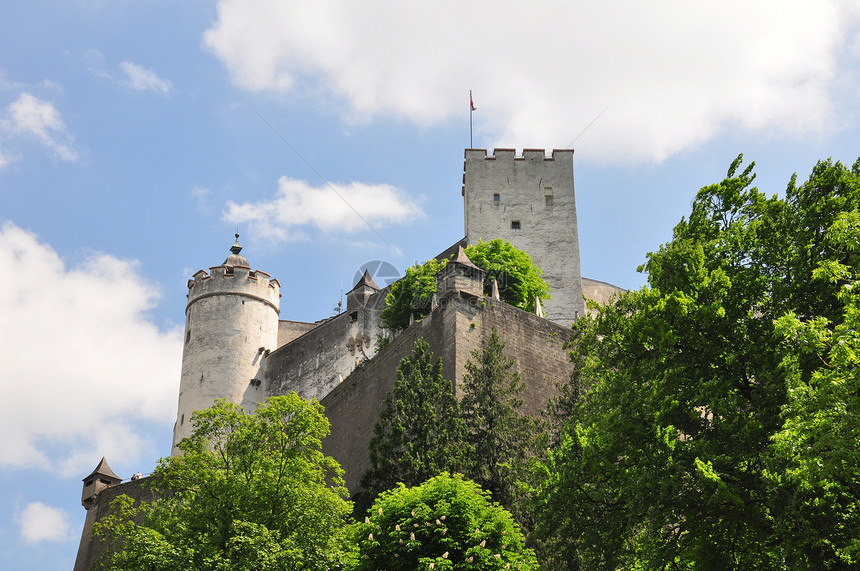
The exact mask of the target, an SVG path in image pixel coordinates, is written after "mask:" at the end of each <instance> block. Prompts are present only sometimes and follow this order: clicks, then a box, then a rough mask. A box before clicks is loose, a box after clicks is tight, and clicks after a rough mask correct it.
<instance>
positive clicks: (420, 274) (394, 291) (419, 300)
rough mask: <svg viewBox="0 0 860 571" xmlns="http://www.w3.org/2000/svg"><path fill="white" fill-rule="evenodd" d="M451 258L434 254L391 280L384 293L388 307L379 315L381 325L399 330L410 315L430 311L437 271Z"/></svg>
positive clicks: (420, 315)
mask: <svg viewBox="0 0 860 571" xmlns="http://www.w3.org/2000/svg"><path fill="white" fill-rule="evenodd" d="M447 264H448V260H441V261H439V260H437V259H435V258H432V259H430V260H427V261H426V262H424V263H423V264H421V265H417V264H416V265H414V266H412V267H410V268H406V275H405V276H403V278H401V279H399V280H397V281H396V282H394V283H393V284H391V291H390V292H388V295H386V296H385V306H386V307H385V309H383V310H382V313H381V314H380V315H379V319H380V321H381V322H382V326H384V327H385V328H386V329H388V330H390V331H399V330H401V329H406V327H408V326H409V318H410V316H413V315H414V316H415V319H421V318H422V317H424V316H426V315H427V314H428V313H430V302H431V300H432V298H433V294H434V293H436V274H437V273H438V272H439V271H440V270H441V269H442V268H444V267H445V266H446V265H447Z"/></svg>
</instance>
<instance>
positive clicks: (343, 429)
mask: <svg viewBox="0 0 860 571" xmlns="http://www.w3.org/2000/svg"><path fill="white" fill-rule="evenodd" d="M483 301H484V303H483V304H477V306H475V305H474V304H470V303H468V302H461V303H452V304H449V306H448V307H446V308H442V307H439V308H437V309H436V310H434V311H432V312H431V313H430V314H429V315H428V316H427V317H425V318H424V319H422V320H421V321H418V322H416V323H415V324H413V325H412V326H410V327H409V328H407V329H406V330H405V331H403V332H401V333H400V334H399V335H398V336H397V337H396V338H395V339H394V340H392V341H391V343H390V344H389V345H388V346H386V347H385V348H383V349H382V350H381V351H380V352H379V353H378V354H377V355H376V357H375V358H374V359H372V360H370V361H368V362H366V363H364V364H363V365H362V366H361V367H359V368H357V369H356V370H355V371H353V373H352V374H351V375H350V376H349V377H347V378H346V379H345V380H344V382H343V383H341V384H340V385H339V386H337V387H335V389H334V390H333V391H332V392H331V393H329V394H328V395H327V396H326V397H325V398H323V399H322V401H321V402H322V404H323V406H324V407H325V409H326V416H327V417H328V419H329V421H330V422H331V430H332V433H331V435H330V436H329V437H328V438H326V440H325V441H323V451H324V452H325V453H326V454H328V455H330V456H332V457H334V458H335V459H336V460H337V461H338V462H340V464H341V466H342V467H343V469H344V470H345V472H346V476H345V478H346V484H347V487H348V488H349V490H350V491H351V493H353V494H354V493H356V492H357V491H358V490H359V480H360V478H361V475H362V474H363V473H364V472H365V471H366V470H367V469H368V468H369V460H368V452H367V446H368V444H369V442H370V439H371V437H372V436H373V427H374V425H375V424H376V421H377V419H378V418H379V413H380V412H381V411H382V406H383V401H384V400H385V396H386V394H387V392H388V391H390V390H391V389H392V388H393V387H394V381H395V379H396V375H397V366H398V365H399V364H400V360H401V359H402V358H403V357H405V356H407V355H410V354H411V353H412V348H413V346H414V344H415V341H416V340H418V339H424V340H425V341H427V343H428V345H429V346H430V350H431V351H432V352H433V355H434V358H441V359H442V370H443V374H444V375H445V376H446V377H448V378H450V379H452V380H453V381H454V385H455V390H456V392H457V394H458V396H460V397H462V381H463V375H464V373H465V364H466V361H468V360H469V359H472V357H473V356H472V352H473V351H475V350H481V349H482V348H483V347H485V346H486V345H487V342H488V340H489V338H490V336H491V335H492V331H493V328H494V327H495V328H496V330H497V331H498V334H499V338H500V339H501V341H502V342H503V343H505V354H506V356H507V357H508V358H509V359H513V360H514V362H515V368H516V370H518V371H519V372H520V374H521V375H522V379H523V381H525V383H526V390H525V392H524V393H523V401H524V402H523V406H524V410H525V411H526V412H528V413H529V414H538V413H539V412H540V411H541V410H542V409H543V408H544V407H545V405H546V401H547V399H548V398H549V397H550V396H552V395H553V394H555V392H556V386H555V384H556V382H559V381H563V380H565V379H566V378H567V377H568V376H569V375H570V371H571V370H572V367H571V363H570V360H569V358H568V355H567V351H565V350H564V347H563V345H564V343H565V342H566V341H567V340H568V338H569V337H570V333H571V330H570V329H568V328H564V327H561V326H559V325H557V324H555V323H553V322H551V321H548V320H546V319H542V318H540V317H537V316H536V315H533V314H530V313H528V312H525V311H522V310H520V309H517V308H516V307H513V306H510V305H507V304H505V303H503V302H495V301H492V300H489V299H487V298H484V300H483ZM482 305H483V306H482Z"/></svg>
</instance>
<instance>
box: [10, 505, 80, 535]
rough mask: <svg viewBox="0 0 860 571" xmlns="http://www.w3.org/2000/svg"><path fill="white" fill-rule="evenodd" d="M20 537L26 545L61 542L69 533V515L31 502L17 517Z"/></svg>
mask: <svg viewBox="0 0 860 571" xmlns="http://www.w3.org/2000/svg"><path fill="white" fill-rule="evenodd" d="M18 523H19V524H20V525H21V537H22V538H23V539H24V541H26V542H27V543H38V542H40V541H63V540H65V539H67V538H68V536H69V532H70V531H71V525H70V524H69V515H68V514H67V513H66V512H65V511H63V510H61V509H59V508H53V507H51V506H48V505H45V504H43V503H42V502H32V503H30V504H28V505H27V507H26V508H24V509H23V510H22V511H21V513H20V514H19V515H18Z"/></svg>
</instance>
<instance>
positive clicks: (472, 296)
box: [436, 246, 484, 307]
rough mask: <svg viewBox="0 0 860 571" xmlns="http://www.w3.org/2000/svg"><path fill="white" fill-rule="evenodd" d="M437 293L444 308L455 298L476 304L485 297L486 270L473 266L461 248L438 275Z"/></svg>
mask: <svg viewBox="0 0 860 571" xmlns="http://www.w3.org/2000/svg"><path fill="white" fill-rule="evenodd" d="M436 291H437V293H438V294H439V304H440V305H441V306H442V307H445V306H447V305H448V304H449V303H450V301H451V300H452V299H453V298H454V297H455V296H459V297H463V298H466V299H468V300H469V301H470V303H475V302H476V300H479V299H481V298H482V297H483V295H484V270H482V269H481V268H479V267H478V266H476V265H475V264H473V263H472V260H470V259H469V257H468V256H466V252H464V251H463V247H462V246H460V247H459V248H458V250H457V255H456V256H455V257H454V259H453V260H451V261H450V262H448V263H447V264H446V265H445V267H444V268H442V269H441V270H440V271H439V273H438V274H436Z"/></svg>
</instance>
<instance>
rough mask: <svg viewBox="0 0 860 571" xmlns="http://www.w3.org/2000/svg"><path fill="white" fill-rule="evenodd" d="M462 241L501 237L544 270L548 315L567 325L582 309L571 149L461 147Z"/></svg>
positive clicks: (583, 310) (475, 242)
mask: <svg viewBox="0 0 860 571" xmlns="http://www.w3.org/2000/svg"><path fill="white" fill-rule="evenodd" d="M463 200H464V212H465V218H466V243H467V244H469V245H473V244H477V243H478V242H479V241H480V240H483V241H485V242H487V241H489V240H492V239H495V238H502V239H504V240H507V241H508V242H510V243H511V244H513V245H514V246H516V247H517V248H519V249H520V250H524V251H525V252H527V253H528V254H529V256H531V258H532V261H534V263H535V264H536V265H537V266H538V267H539V268H540V269H541V270H543V278H544V279H545V280H546V281H547V283H548V284H549V287H550V295H551V296H552V299H551V300H549V301H547V302H546V303H544V304H543V307H544V313H545V315H546V317H547V319H550V320H551V321H554V322H556V323H558V324H560V325H564V326H566V327H569V326H570V324H571V323H572V322H574V321H575V320H576V319H577V318H579V316H581V315H583V314H584V313H585V303H584V301H583V299H582V275H581V270H580V264H579V231H578V229H577V225H576V196H575V193H574V187H573V150H567V149H565V150H558V149H556V150H554V151H553V152H552V156H550V157H547V156H546V153H545V152H544V150H543V149H525V150H524V151H523V154H522V156H516V152H515V151H514V149H495V151H494V152H493V154H490V155H488V154H487V151H486V150H485V149H466V159H465V164H464V166H463Z"/></svg>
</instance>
